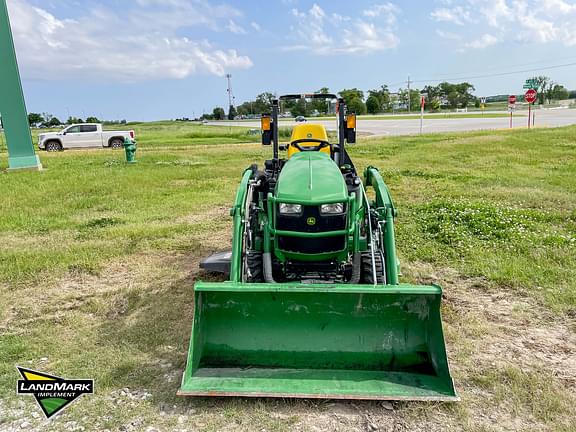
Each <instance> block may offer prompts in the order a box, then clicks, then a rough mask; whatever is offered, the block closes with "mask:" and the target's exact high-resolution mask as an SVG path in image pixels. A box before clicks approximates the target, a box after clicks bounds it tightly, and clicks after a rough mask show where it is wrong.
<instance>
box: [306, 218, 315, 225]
mask: <svg viewBox="0 0 576 432" xmlns="http://www.w3.org/2000/svg"><path fill="white" fill-rule="evenodd" d="M306 223H307V224H308V225H310V226H312V225H316V218H314V217H309V218H308V219H307V220H306Z"/></svg>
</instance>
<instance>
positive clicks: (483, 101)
mask: <svg viewBox="0 0 576 432" xmlns="http://www.w3.org/2000/svg"><path fill="white" fill-rule="evenodd" d="M485 107H486V97H481V98H480V108H481V109H482V115H484V108H485Z"/></svg>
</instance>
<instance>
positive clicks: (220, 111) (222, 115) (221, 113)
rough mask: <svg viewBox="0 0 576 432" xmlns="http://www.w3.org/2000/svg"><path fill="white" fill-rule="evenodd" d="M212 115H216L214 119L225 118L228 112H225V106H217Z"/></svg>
mask: <svg viewBox="0 0 576 432" xmlns="http://www.w3.org/2000/svg"><path fill="white" fill-rule="evenodd" d="M212 116H213V117H214V120H224V118H225V117H226V113H225V112H224V108H222V107H216V108H214V109H213V110H212Z"/></svg>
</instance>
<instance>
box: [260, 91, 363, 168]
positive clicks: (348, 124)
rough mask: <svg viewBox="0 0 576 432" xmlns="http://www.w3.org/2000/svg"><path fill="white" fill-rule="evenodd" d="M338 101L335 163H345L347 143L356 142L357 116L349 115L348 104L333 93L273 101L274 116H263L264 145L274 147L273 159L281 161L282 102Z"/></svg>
mask: <svg viewBox="0 0 576 432" xmlns="http://www.w3.org/2000/svg"><path fill="white" fill-rule="evenodd" d="M307 98H311V99H336V101H337V102H336V116H337V119H338V148H337V149H335V152H334V162H336V163H337V164H338V166H340V165H342V163H344V155H345V150H344V148H345V145H346V142H348V143H350V144H351V143H354V142H356V115H355V114H352V113H350V114H348V113H347V111H346V102H345V101H344V99H343V98H339V97H337V96H336V95H334V94H332V93H310V94H289V95H282V96H280V97H279V98H278V99H274V100H273V101H272V115H270V114H263V115H262V144H263V145H270V144H272V145H273V159H274V161H276V162H277V161H278V160H279V156H278V150H279V142H278V126H279V124H278V114H279V104H280V101H281V100H287V99H307Z"/></svg>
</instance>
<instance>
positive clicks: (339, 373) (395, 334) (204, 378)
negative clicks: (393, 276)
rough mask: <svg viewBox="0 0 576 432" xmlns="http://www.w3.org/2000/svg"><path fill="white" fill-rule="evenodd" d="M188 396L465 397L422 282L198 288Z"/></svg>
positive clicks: (430, 293)
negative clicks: (458, 387)
mask: <svg viewBox="0 0 576 432" xmlns="http://www.w3.org/2000/svg"><path fill="white" fill-rule="evenodd" d="M194 291H195V293H194V296H195V305H194V309H195V311H194V320H193V326H192V338H191V340H190V349H189V353H188V363H187V366H186V370H185V371H184V376H183V378H182V386H181V388H180V390H179V392H178V394H179V395H183V396H186V395H187V396H255V397H260V396H265V397H304V398H326V399H380V400H386V399H389V400H452V401H454V400H458V396H457V395H456V392H455V390H454V386H453V383H452V378H451V377H450V372H449V369H448V362H447V358H446V350H445V346H444V336H443V333H442V324H441V320H440V300H441V295H442V290H441V288H440V287H438V286H421V285H387V286H376V287H374V286H370V285H321V284H300V283H295V284H264V283H261V284H242V283H236V282H223V283H203V282H199V283H197V284H196V286H195V289H194Z"/></svg>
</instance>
